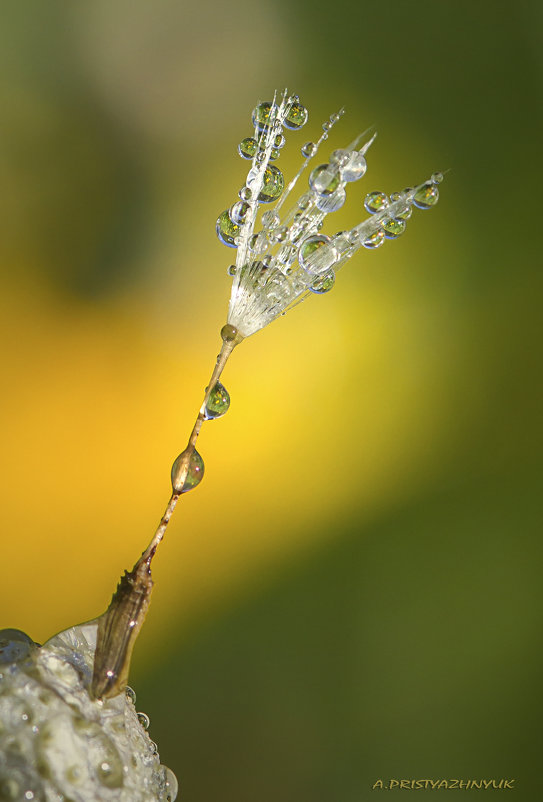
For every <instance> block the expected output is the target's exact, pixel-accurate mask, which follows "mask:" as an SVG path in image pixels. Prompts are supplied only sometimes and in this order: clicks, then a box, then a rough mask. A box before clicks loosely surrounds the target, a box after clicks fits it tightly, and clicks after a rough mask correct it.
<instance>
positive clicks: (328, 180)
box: [309, 164, 339, 195]
mask: <svg viewBox="0 0 543 802" xmlns="http://www.w3.org/2000/svg"><path fill="white" fill-rule="evenodd" d="M309 186H310V187H311V189H313V190H314V191H315V192H317V193H318V194H319V195H331V194H332V192H335V191H336V189H337V188H338V187H339V172H338V170H337V169H336V168H335V167H334V166H333V165H330V164H319V166H318V167H315V169H314V170H313V171H312V172H311V175H310V176H309Z"/></svg>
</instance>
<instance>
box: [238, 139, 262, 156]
mask: <svg viewBox="0 0 543 802" xmlns="http://www.w3.org/2000/svg"><path fill="white" fill-rule="evenodd" d="M257 150H258V142H257V141H256V139H253V137H252V136H246V137H245V139H242V140H241V142H240V143H239V145H238V153H239V155H240V156H241V157H242V158H243V159H252V158H253V156H254V155H255V153H256V152H257Z"/></svg>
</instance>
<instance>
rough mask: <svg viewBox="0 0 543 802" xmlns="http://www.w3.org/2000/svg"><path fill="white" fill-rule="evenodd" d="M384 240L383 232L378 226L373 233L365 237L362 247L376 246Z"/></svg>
mask: <svg viewBox="0 0 543 802" xmlns="http://www.w3.org/2000/svg"><path fill="white" fill-rule="evenodd" d="M384 241H385V232H384V231H383V229H382V228H378V229H377V231H374V232H373V234H370V236H369V237H367V239H365V240H364V242H363V243H362V245H363V246H364V248H378V247H379V246H380V245H382V244H383V242H384Z"/></svg>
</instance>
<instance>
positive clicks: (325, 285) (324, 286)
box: [309, 270, 336, 295]
mask: <svg viewBox="0 0 543 802" xmlns="http://www.w3.org/2000/svg"><path fill="white" fill-rule="evenodd" d="M335 283H336V274H335V273H334V271H333V270H330V271H329V272H328V273H324V275H322V276H317V278H316V279H315V281H314V282H313V284H311V285H310V287H309V289H310V290H311V292H314V293H315V294H316V295H323V294H324V293H325V292H330V290H331V289H332V287H333V286H334V284H335Z"/></svg>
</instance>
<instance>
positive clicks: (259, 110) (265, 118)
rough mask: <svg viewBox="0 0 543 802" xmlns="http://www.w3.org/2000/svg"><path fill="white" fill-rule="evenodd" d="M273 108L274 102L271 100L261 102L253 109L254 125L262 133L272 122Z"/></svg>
mask: <svg viewBox="0 0 543 802" xmlns="http://www.w3.org/2000/svg"><path fill="white" fill-rule="evenodd" d="M272 108H273V107H272V104H271V103H269V102H266V103H259V105H258V106H257V107H256V109H255V110H254V111H253V125H254V126H255V128H256V129H257V131H259V132H260V133H262V131H264V130H265V129H266V128H267V127H268V125H269V124H270V120H271V115H272Z"/></svg>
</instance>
